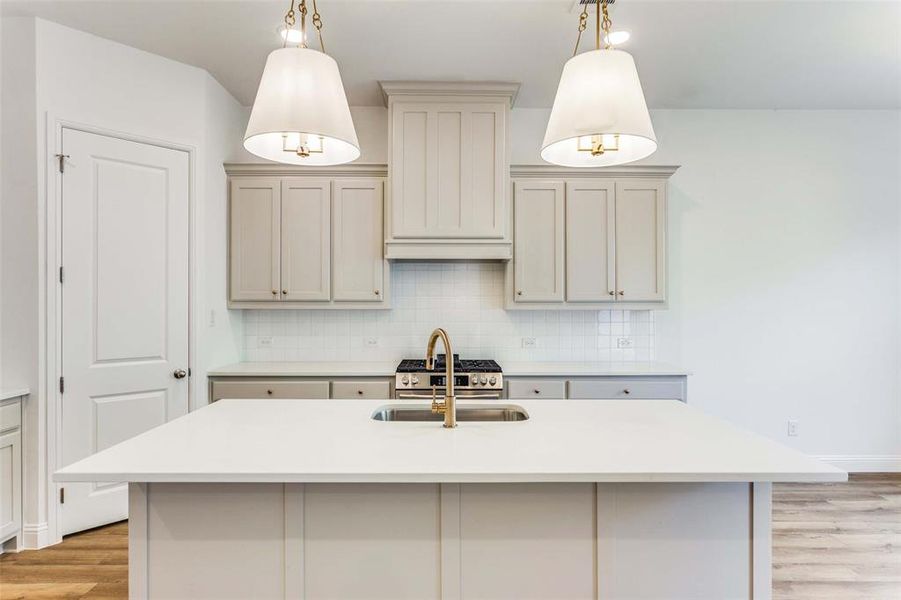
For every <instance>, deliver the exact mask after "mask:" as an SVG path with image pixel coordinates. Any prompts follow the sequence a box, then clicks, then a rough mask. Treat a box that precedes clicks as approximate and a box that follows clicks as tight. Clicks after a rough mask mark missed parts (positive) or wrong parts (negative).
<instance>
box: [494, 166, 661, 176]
mask: <svg viewBox="0 0 901 600" xmlns="http://www.w3.org/2000/svg"><path fill="white" fill-rule="evenodd" d="M678 168H679V165H621V166H618V167H600V168H594V167H592V168H575V167H559V166H557V165H510V177H535V178H561V177H565V178H569V179H572V178H580V179H583V178H592V177H667V178H668V177H670V176H672V174H673V173H675V172H676V170H677V169H678Z"/></svg>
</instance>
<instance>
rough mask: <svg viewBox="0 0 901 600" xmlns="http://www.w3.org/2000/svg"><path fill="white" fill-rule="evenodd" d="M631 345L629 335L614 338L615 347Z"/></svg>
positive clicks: (628, 346)
mask: <svg viewBox="0 0 901 600" xmlns="http://www.w3.org/2000/svg"><path fill="white" fill-rule="evenodd" d="M632 345H633V342H632V338H630V337H621V338H616V347H617V348H631V347H632Z"/></svg>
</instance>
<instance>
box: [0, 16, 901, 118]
mask: <svg viewBox="0 0 901 600" xmlns="http://www.w3.org/2000/svg"><path fill="white" fill-rule="evenodd" d="M318 4H319V10H320V13H321V14H322V19H323V23H324V28H323V34H324V37H325V43H326V49H327V50H328V52H329V54H331V55H332V56H334V57H335V58H336V59H337V60H338V63H339V65H340V66H341V73H342V76H343V78H344V84H345V87H346V89H347V94H348V99H349V101H350V103H351V104H352V105H380V104H381V103H382V99H381V96H380V94H379V88H378V84H377V82H378V81H379V80H381V79H432V80H504V81H518V82H521V83H522V88H521V91H520V95H519V97H518V99H517V106H522V107H549V106H550V105H551V103H552V102H553V99H554V93H555V91H556V87H557V81H558V78H559V76H560V70H561V67H562V65H563V63H564V61H565V60H566V59H567V58H569V56H570V55H571V53H572V47H573V44H574V42H575V37H576V35H575V34H576V29H577V26H578V12H579V9H578V7H576V6H575V2H574V0H318ZM287 5H288V0H279V1H275V2H273V1H271V0H221V1H216V0H208V1H197V0H189V1H176V0H116V1H112V2H110V1H98V0H90V1H85V0H29V1H27V2H26V1H18V0H5V1H4V2H3V3H2V12H3V15H4V16H10V15H34V16H38V17H41V18H44V19H47V20H50V21H55V22H57V23H61V24H63V25H68V26H70V27H73V28H76V29H80V30H83V31H87V32H90V33H93V34H96V35H99V36H101V37H105V38H108V39H112V40H116V41H119V42H122V43H124V44H128V45H129V46H134V47H137V48H141V49H143V50H147V51H149V52H153V53H155V54H160V55H162V56H166V57H169V58H172V59H174V60H177V61H181V62H184V63H188V64H191V65H196V66H198V67H202V68H204V69H206V70H207V71H209V72H210V73H211V74H212V75H213V76H214V77H215V78H216V79H217V80H218V81H219V82H220V83H221V84H222V85H223V86H225V88H226V89H228V90H229V91H230V92H231V93H232V94H233V95H234V96H235V97H236V98H237V99H238V100H239V101H240V102H241V103H242V104H245V105H249V104H251V103H252V102H253V96H254V94H255V92H256V87H257V84H258V82H259V78H260V74H261V72H262V68H263V64H264V63H265V60H266V55H267V53H268V52H269V51H271V50H273V49H274V48H276V47H279V46H280V44H281V39H280V38H279V36H278V34H277V33H276V28H277V27H278V26H279V25H280V24H281V21H282V17H283V15H284V12H285V10H286V9H287ZM610 10H611V15H612V17H613V22H614V29H627V30H629V31H631V33H632V39H631V40H630V41H629V42H628V43H627V44H626V45H624V46H623V47H622V48H623V49H625V50H628V51H629V52H631V53H633V54H634V56H635V60H636V62H637V64H638V70H639V73H640V74H641V79H642V83H643V86H644V90H645V94H646V96H647V100H648V105H649V106H651V107H652V108H763V109H779V108H784V109H790V108H808V109H830V108H835V109H898V108H901V2H899V1H897V0H883V1H872V2H868V1H852V0H844V1H835V0H801V1H794V2H782V1H767V0H745V1H742V0H706V1H692V0H687V1H683V0H662V1H661V0H656V1H651V0H618V1H617V2H616V4H615V5H614V6H613V7H611V9H610ZM589 24H590V28H589V31H588V32H586V33H587V35H586V36H585V39H583V43H582V48H583V49H587V48H589V47H590V45H591V43H592V42H593V39H594V36H593V32H592V30H591V27H593V15H592V19H591V20H590V21H589Z"/></svg>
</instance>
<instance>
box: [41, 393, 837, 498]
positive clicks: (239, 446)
mask: <svg viewBox="0 0 901 600" xmlns="http://www.w3.org/2000/svg"><path fill="white" fill-rule="evenodd" d="M477 403H478V402H477V401H461V402H459V406H461V407H462V406H466V405H469V404H477ZM384 404H386V402H385V401H382V400H221V401H219V402H216V403H214V404H211V405H209V406H207V407H204V408H202V409H200V410H197V411H194V412H193V413H190V414H188V415H186V416H184V417H181V418H179V419H176V420H174V421H171V422H169V423H167V424H165V425H161V426H160V427H157V428H155V429H152V430H150V431H148V432H145V433H143V434H141V435H139V436H137V437H135V438H132V439H130V440H127V441H125V442H122V443H121V444H118V445H116V446H113V447H111V448H107V449H106V450H103V451H101V452H99V453H97V454H95V455H93V456H91V457H88V458H86V459H84V460H81V461H79V462H76V463H74V464H72V465H69V466H67V467H65V468H63V469H61V470H59V471H57V472H56V474H55V480H56V481H132V482H298V483H299V482H308V483H309V482H348V483H350V482H354V483H359V482H392V483H402V482H407V483H409V482H567V481H579V482H627V481H632V482H636V481H638V482H641V481H655V482H706V481H710V482H721V481H733V482H734V481H742V482H744V481H844V480H845V479H846V478H847V474H846V473H845V472H844V471H841V470H839V469H836V468H834V467H831V466H829V465H827V464H825V463H822V462H820V461H818V460H816V459H813V458H810V457H808V456H806V455H804V454H801V453H800V452H797V451H795V450H792V449H790V448H788V447H786V446H783V445H781V444H778V443H776V442H773V441H771V440H768V439H766V438H763V437H761V436H759V435H756V434H751V433H748V432H745V431H742V430H740V429H738V428H736V427H734V426H732V425H730V424H728V423H726V422H724V421H722V420H719V419H717V418H714V417H711V416H708V415H706V414H704V413H702V412H700V411H698V410H697V409H695V408H692V407H690V406H687V405H685V404H683V403H682V402H677V401H672V400H643V401H641V402H636V401H632V400H605V401H603V402H600V401H598V402H593V401H585V400H531V401H524V402H519V403H518V404H519V405H520V406H522V407H523V408H525V409H526V410H527V411H528V413H529V415H530V418H529V419H528V420H527V421H522V422H499V423H485V422H482V423H477V422H462V423H460V424H459V426H458V427H457V428H456V429H453V430H448V429H444V428H443V427H442V426H441V423H440V422H380V421H373V420H372V419H371V418H370V416H371V414H372V413H373V411H375V410H376V409H377V408H378V407H380V406H382V405H384Z"/></svg>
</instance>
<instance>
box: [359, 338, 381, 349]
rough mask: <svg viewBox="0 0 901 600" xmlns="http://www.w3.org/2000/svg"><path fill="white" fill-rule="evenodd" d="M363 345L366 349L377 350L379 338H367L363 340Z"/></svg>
mask: <svg viewBox="0 0 901 600" xmlns="http://www.w3.org/2000/svg"><path fill="white" fill-rule="evenodd" d="M363 345H364V346H366V347H367V348H378V347H379V346H380V345H381V344H380V342H379V338H377V337H368V338H365V339H364V340H363Z"/></svg>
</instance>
